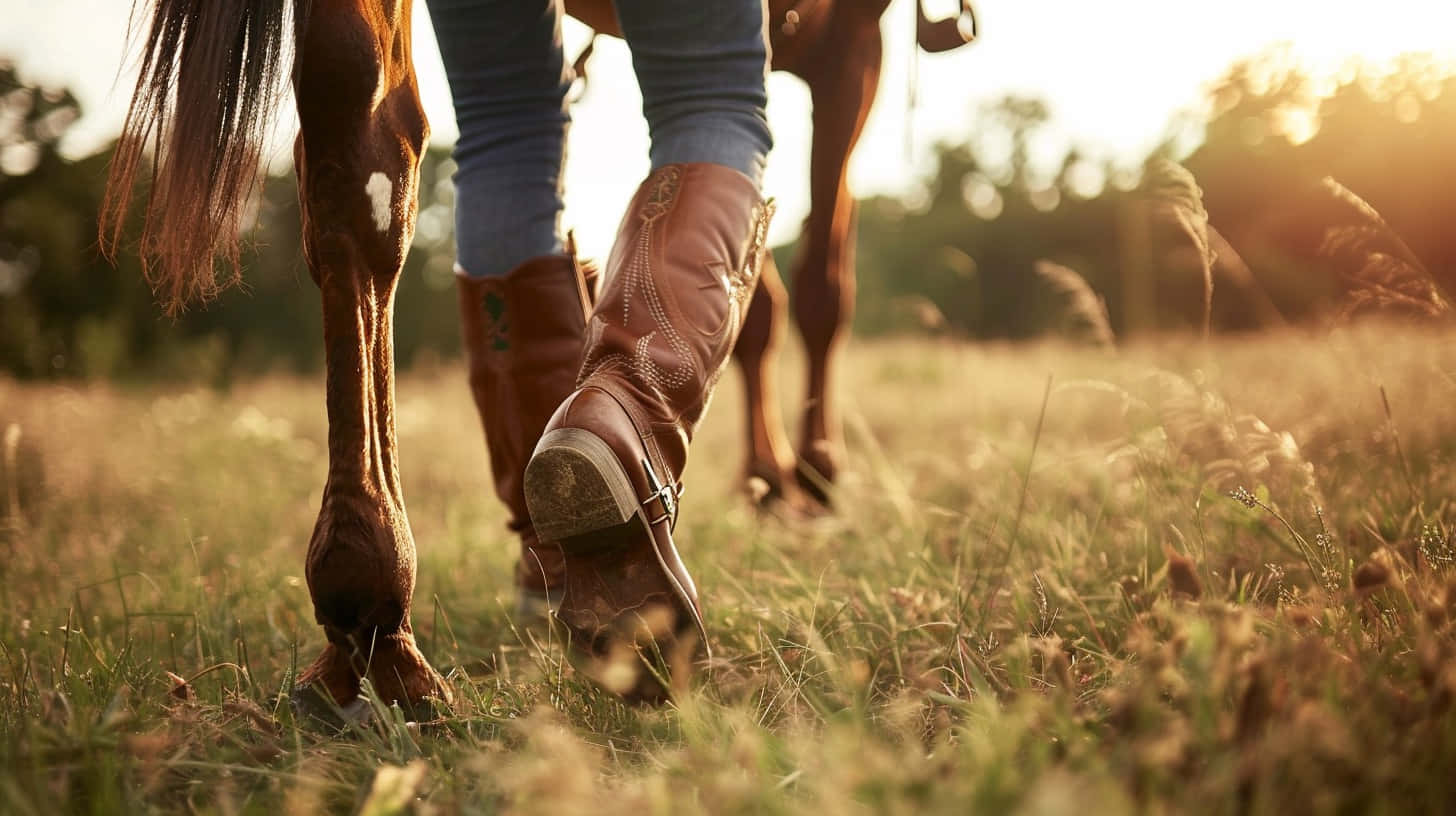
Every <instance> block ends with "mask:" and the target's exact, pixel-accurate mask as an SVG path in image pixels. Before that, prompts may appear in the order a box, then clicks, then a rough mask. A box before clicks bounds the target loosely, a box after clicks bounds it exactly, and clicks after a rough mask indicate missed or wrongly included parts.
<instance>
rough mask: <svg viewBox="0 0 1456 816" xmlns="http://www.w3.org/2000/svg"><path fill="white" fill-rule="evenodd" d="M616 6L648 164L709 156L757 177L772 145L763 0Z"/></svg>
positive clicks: (625, 1)
mask: <svg viewBox="0 0 1456 816" xmlns="http://www.w3.org/2000/svg"><path fill="white" fill-rule="evenodd" d="M616 5H617V18H618V20H619V21H620V22H621V24H622V34H623V36H624V37H625V38H626V40H627V44H628V46H629V47H630V48H631V50H632V67H633V69H634V70H635V71H636V73H637V83H638V85H640V86H641V88H642V113H643V115H644V116H646V117H647V126H648V132H649V134H650V135H651V137H652V149H651V157H652V168H653V169H654V170H655V169H657V168H660V167H664V166H666V165H669V164H689V163H696V162H708V163H712V164H719V165H722V166H724V167H728V168H731V169H734V170H737V171H738V172H740V173H742V174H744V175H745V176H748V177H749V178H750V179H752V180H753V182H754V183H755V184H758V183H759V182H760V181H761V180H762V179H763V167H764V162H765V160H766V159H767V157H768V153H769V150H770V149H771V148H772V147H773V137H772V136H771V135H770V133H769V128H768V116H767V114H766V112H765V109H766V106H767V104H768V97H767V94H766V93H765V89H764V79H765V75H766V73H767V70H768V45H767V43H768V41H767V39H766V37H765V33H764V7H763V2H762V0H701V1H700V2H692V3H683V2H677V0H617V3H616Z"/></svg>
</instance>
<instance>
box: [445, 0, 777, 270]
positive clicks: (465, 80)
mask: <svg viewBox="0 0 1456 816" xmlns="http://www.w3.org/2000/svg"><path fill="white" fill-rule="evenodd" d="M427 4H428V6H429V10H430V19H431V20H432V21H433V23H434V26H435V37H436V39H437V40H438V41H439V44H440V54H441V57H442V58H443V61H444V63H445V74H446V77H447V78H448V79H449V82H450V94H451V96H452V97H453V98H454V102H455V119H456V123H457V124H458V126H459V129H460V140H459V141H458V142H457V143H456V145H455V162H456V164H457V166H458V169H457V170H456V173H455V190H456V195H455V243H456V259H457V263H458V265H459V267H460V268H461V269H463V270H464V271H465V273H466V274H468V275H470V276H472V277H488V276H494V275H504V274H506V273H507V272H509V271H511V270H512V269H514V268H515V267H516V266H518V265H519V264H521V263H522V262H524V261H526V260H529V259H531V258H534V257H537V256H540V255H549V254H553V253H559V252H561V251H562V250H563V241H562V235H561V210H562V206H563V202H562V189H561V188H562V178H561V172H562V164H563V161H564V159H565V149H566V148H565V142H566V129H567V126H568V125H569V124H570V121H571V116H570V114H569V112H568V111H567V103H566V94H567V90H568V88H569V87H570V84H571V80H572V75H571V67H570V65H569V64H568V63H567V61H566V58H565V55H564V53H563V51H562V42H561V17H562V14H563V12H562V3H561V0H427ZM616 8H617V18H618V20H619V22H620V23H621V27H622V31H623V34H624V36H625V38H626V40H627V45H628V47H629V48H630V49H631V51H632V67H633V69H634V70H635V71H636V74H637V82H638V85H640V86H641V90H642V111H643V114H644V115H645V116H646V118H647V126H648V133H649V134H650V136H651V139H652V148H651V153H650V158H651V160H652V167H653V168H654V169H656V168H658V167H661V166H663V165H666V164H676V163H680V162H711V163H714V164H721V165H724V166H727V167H730V168H733V169H735V170H738V171H739V172H741V173H743V174H745V175H747V176H748V177H749V178H751V179H753V180H754V181H755V183H757V182H759V181H760V180H761V178H762V175H763V165H764V161H765V159H766V157H767V155H768V152H769V149H770V148H771V147H772V143H773V140H772V137H771V136H770V135H769V129H768V118H767V116H766V114H765V106H766V104H767V98H766V96H765V93H764V75H765V73H766V71H767V66H768V47H767V45H766V44H765V39H764V10H763V0H616Z"/></svg>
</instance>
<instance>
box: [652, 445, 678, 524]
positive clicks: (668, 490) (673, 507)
mask: <svg viewBox="0 0 1456 816" xmlns="http://www.w3.org/2000/svg"><path fill="white" fill-rule="evenodd" d="M642 469H643V470H645V471H647V485H648V487H650V488H652V495H651V496H648V497H647V498H646V499H644V500H643V501H642V506H643V507H644V508H645V507H647V505H649V504H651V503H653V502H654V501H656V502H661V503H662V515H660V516H658V517H657V518H655V519H651V520H650V521H649V522H648V523H649V524H660V523H662V522H664V521H666V522H668V523H669V525H670V526H676V525H677V500H678V497H679V496H681V495H682V485H677V486H675V487H674V486H673V485H665V484H663V483H662V480H661V479H659V478H657V471H655V470H653V469H652V463H651V462H649V461H647V457H645V456H644V457H643V458H642Z"/></svg>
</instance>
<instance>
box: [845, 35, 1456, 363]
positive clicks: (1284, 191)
mask: <svg viewBox="0 0 1456 816" xmlns="http://www.w3.org/2000/svg"><path fill="white" fill-rule="evenodd" d="M1209 101H1210V108H1211V110H1210V114H1209V115H1208V116H1207V118H1206V119H1203V118H1194V117H1193V116H1192V115H1185V116H1183V117H1181V118H1180V119H1179V120H1178V121H1175V122H1173V123H1170V125H1169V128H1168V136H1167V137H1166V139H1165V141H1164V143H1163V145H1162V146H1161V147H1159V148H1158V149H1157V150H1155V151H1154V152H1153V153H1152V155H1150V156H1149V157H1148V159H1147V161H1146V163H1145V164H1144V167H1143V172H1142V173H1140V174H1128V173H1120V172H1119V171H1118V170H1117V169H1116V168H1114V167H1113V166H1111V164H1110V163H1106V162H1103V163H1098V162H1095V161H1092V160H1089V159H1088V158H1086V157H1085V156H1083V155H1082V154H1080V153H1079V152H1077V151H1076V150H1075V149H1074V150H1073V151H1072V152H1071V153H1070V154H1069V155H1068V156H1067V157H1066V159H1065V160H1064V161H1063V163H1062V164H1061V166H1060V168H1058V169H1057V170H1056V171H1055V172H1054V173H1051V174H1045V173H1038V172H1037V171H1036V170H1035V169H1034V168H1033V167H1032V166H1031V163H1030V162H1028V161H1027V156H1028V153H1029V145H1031V144H1032V143H1033V141H1034V140H1035V139H1036V138H1037V137H1038V134H1039V131H1040V130H1041V129H1042V128H1043V127H1045V125H1046V122H1047V119H1048V111H1047V109H1046V107H1045V106H1044V105H1043V104H1042V103H1041V102H1039V101H1037V100H1034V99H1020V98H1008V99H1004V100H1002V101H1000V102H999V103H997V104H995V105H994V106H991V107H990V108H989V109H987V110H983V111H981V112H980V115H979V116H977V117H975V118H974V120H973V121H975V122H976V126H977V130H976V132H974V133H972V134H970V135H969V138H968V139H967V141H966V142H965V143H964V144H960V145H945V146H942V147H941V148H940V150H939V154H938V167H937V169H936V170H935V171H934V172H933V173H932V175H931V177H930V178H929V179H928V180H927V182H926V186H925V190H924V193H923V195H919V196H916V197H912V198H910V199H902V198H890V197H876V198H872V199H869V200H866V201H863V202H861V209H860V216H859V253H858V255H859V257H858V268H859V280H860V289H859V293H860V298H859V303H860V306H859V310H858V313H857V318H856V319H857V329H859V330H860V331H861V332H864V333H878V332H890V331H899V330H903V329H905V328H906V327H907V326H910V325H914V324H919V325H920V326H921V327H922V328H924V329H928V330H935V331H951V332H954V333H957V334H962V335H965V336H971V337H1005V338H1026V337H1031V336H1035V335H1038V334H1042V333H1046V332H1048V331H1057V330H1059V329H1060V328H1062V327H1061V325H1060V324H1061V323H1062V322H1064V320H1065V315H1064V313H1063V309H1062V306H1061V304H1060V303H1059V302H1058V299H1057V292H1056V289H1057V281H1056V279H1055V277H1053V278H1052V279H1051V280H1049V279H1048V276H1047V275H1044V274H1038V272H1039V271H1040V269H1039V267H1040V266H1042V263H1041V262H1045V261H1051V262H1053V263H1054V264H1055V265H1057V266H1058V267H1061V268H1066V269H1071V270H1075V271H1076V272H1077V273H1079V274H1080V276H1081V277H1082V278H1083V279H1085V281H1086V282H1087V283H1088V284H1090V288H1091V289H1092V291H1094V292H1095V293H1096V294H1097V295H1098V296H1099V297H1100V298H1102V299H1103V300H1104V302H1105V304H1106V315H1107V317H1108V318H1109V319H1110V325H1111V328H1112V329H1113V330H1114V331H1115V332H1116V333H1117V334H1118V335H1124V334H1128V333H1134V332H1138V331H1146V330H1178V329H1194V328H1198V327H1199V324H1200V323H1201V322H1202V319H1203V315H1202V313H1203V309H1204V302H1203V299H1204V292H1203V287H1204V282H1203V278H1204V271H1203V269H1202V263H1201V260H1202V259H1201V258H1200V255H1202V253H1201V252H1199V251H1198V248H1197V247H1195V246H1193V245H1192V243H1193V242H1192V241H1191V240H1190V238H1189V236H1188V235H1187V234H1186V230H1182V229H1176V228H1170V225H1169V223H1168V221H1169V219H1168V218H1166V217H1163V214H1161V213H1160V210H1164V209H1166V208H1167V207H1168V206H1169V204H1170V201H1169V193H1170V187H1171V188H1172V194H1173V196H1174V197H1178V198H1187V197H1191V198H1192V199H1193V200H1192V201H1190V202H1188V204H1189V206H1190V207H1192V208H1195V209H1203V210H1205V212H1201V213H1199V216H1200V217H1206V219H1207V223H1208V225H1209V227H1210V229H1209V231H1208V232H1209V235H1208V240H1209V242H1210V244H1211V246H1210V247H1209V250H1210V252H1209V260H1210V262H1211V264H1212V267H1213V268H1212V269H1211V270H1210V273H1211V275H1212V278H1213V280H1214V283H1215V295H1214V297H1213V302H1212V315H1211V318H1212V321H1211V322H1212V324H1213V325H1212V328H1213V329H1214V330H1225V331H1227V330H1253V329H1259V328H1266V327H1271V326H1275V325H1280V324H1285V323H1306V322H1315V321H1321V320H1323V319H1324V318H1325V317H1326V316H1327V315H1328V314H1330V312H1331V310H1332V309H1334V308H1335V307H1336V306H1337V304H1338V301H1340V300H1341V299H1342V298H1346V297H1348V295H1349V292H1350V290H1351V289H1352V287H1354V286H1356V285H1358V284H1359V281H1357V280H1355V278H1358V277H1359V275H1360V272H1361V271H1360V270H1359V269H1358V268H1354V269H1352V268H1351V265H1352V264H1356V263H1363V260H1362V259H1363V257H1364V256H1361V258H1355V257H1352V254H1351V253H1347V252H1341V251H1336V250H1337V249H1338V247H1337V246H1335V244H1337V243H1338V242H1335V241H1332V240H1331V236H1332V231H1334V230H1338V229H1341V228H1345V227H1349V226H1350V225H1351V224H1352V222H1353V221H1358V222H1360V224H1361V225H1360V226H1359V227H1358V229H1360V230H1362V231H1363V230H1370V231H1378V232H1380V233H1381V234H1380V235H1361V236H1357V238H1363V240H1364V242H1365V244H1366V246H1365V247H1364V248H1365V249H1366V250H1367V253H1377V252H1380V251H1382V247H1381V246H1377V245H1376V244H1377V242H1379V243H1383V244H1389V243H1402V242H1403V244H1404V245H1405V246H1406V247H1408V248H1409V250H1410V251H1411V253H1413V255H1414V256H1415V259H1419V262H1420V264H1421V265H1422V266H1423V267H1424V269H1423V270H1421V271H1422V272H1428V273H1429V277H1430V278H1433V279H1434V283H1435V284H1436V285H1438V286H1439V287H1441V288H1442V289H1443V290H1444V291H1445V292H1456V232H1453V229H1452V227H1453V222H1452V216H1451V215H1450V213H1452V212H1453V211H1456V210H1453V208H1456V185H1453V184H1452V183H1451V180H1452V179H1456V152H1453V151H1452V150H1451V149H1450V147H1449V145H1450V144H1451V143H1452V139H1453V138H1456V77H1453V76H1452V74H1451V72H1450V69H1449V67H1447V66H1443V65H1441V64H1439V63H1437V62H1436V61H1434V60H1433V59H1431V58H1428V57H1424V56H1409V57H1406V58H1404V59H1403V60H1402V61H1401V62H1400V63H1399V64H1398V65H1397V66H1395V67H1394V68H1393V69H1391V70H1375V69H1371V68H1370V67H1368V66H1363V65H1360V64H1358V63H1353V62H1352V63H1350V64H1349V65H1348V66H1347V67H1346V68H1345V69H1344V70H1343V71H1342V72H1341V73H1340V74H1339V75H1337V76H1335V77H1331V78H1327V79H1319V80H1315V79H1311V78H1309V77H1307V76H1304V75H1302V74H1301V73H1300V72H1299V71H1297V70H1296V69H1295V66H1294V65H1293V63H1292V62H1291V60H1289V59H1288V57H1287V54H1286V53H1284V52H1282V51H1273V52H1270V53H1267V54H1264V55H1261V56H1259V57H1257V58H1254V59H1251V60H1249V61H1246V62H1243V63H1240V64H1238V65H1235V66H1234V67H1232V68H1231V69H1230V71H1229V72H1228V73H1227V74H1226V75H1225V77H1224V78H1223V79H1222V80H1221V81H1219V82H1218V83H1216V84H1215V85H1214V86H1213V87H1212V88H1211V90H1210V91H1209ZM1189 142H1192V143H1195V144H1197V145H1198V146H1197V147H1196V149H1194V150H1193V152H1192V153H1191V155H1187V156H1185V157H1182V160H1181V166H1180V165H1171V163H1170V160H1171V159H1175V158H1178V157H1179V154H1180V150H1179V145H1180V144H1186V143H1189ZM1008 145H1009V149H1008ZM1183 152H1186V150H1185V151H1183ZM1008 154H1009V157H1010V158H1009V160H1006V159H1005V158H1003V157H1004V156H1006V155H1008ZM1170 166H1171V170H1172V172H1171V173H1170ZM1183 168H1186V170H1187V171H1191V176H1190V175H1188V174H1187V173H1184V172H1183ZM1048 176H1049V177H1048ZM1326 177H1329V178H1333V179H1334V180H1335V181H1336V182H1338V183H1339V185H1342V186H1343V187H1344V188H1347V189H1348V190H1350V191H1353V192H1354V194H1356V195H1358V196H1359V198H1360V199H1363V201H1364V202H1367V203H1368V204H1369V205H1372V206H1373V208H1374V210H1376V211H1378V212H1379V213H1380V214H1381V215H1383V216H1384V221H1385V222H1386V224H1388V227H1389V229H1385V228H1384V227H1385V225H1384V224H1381V225H1379V226H1378V227H1377V226H1376V225H1375V222H1373V221H1370V220H1369V218H1368V214H1365V213H1363V212H1355V211H1354V210H1355V208H1356V205H1354V204H1352V202H1351V201H1349V200H1346V199H1342V198H1341V197H1339V196H1338V195H1333V194H1332V193H1331V190H1330V185H1328V184H1326V183H1325V182H1324V179H1326ZM1195 180H1196V181H1195ZM1195 185H1196V186H1195ZM1200 199H1201V201H1200ZM1179 209H1181V206H1180V207H1179ZM1397 236H1399V237H1397ZM1415 259H1412V261H1413V262H1414V261H1415Z"/></svg>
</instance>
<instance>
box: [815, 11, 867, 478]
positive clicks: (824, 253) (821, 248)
mask: <svg viewBox="0 0 1456 816" xmlns="http://www.w3.org/2000/svg"><path fill="white" fill-rule="evenodd" d="M850 11H851V10H849V9H846V10H845V11H844V12H843V16H839V17H836V18H835V20H834V21H833V23H834V24H837V25H836V26H835V27H836V29H837V31H835V32H832V33H831V34H830V35H829V36H827V37H826V40H827V41H829V42H833V43H834V44H835V46H836V53H837V54H840V55H843V59H841V60H834V61H821V63H820V64H821V65H823V68H822V70H818V71H814V72H806V76H805V77H804V79H805V80H806V81H807V82H808V84H809V91H810V94H811V96H812V99H813V102H814V116H813V124H814V137H813V152H812V156H811V158H810V167H809V192H810V204H811V209H810V212H809V218H808V221H807V223H806V224H805V231H804V241H803V243H804V247H803V249H802V250H801V251H800V255H799V258H798V260H797V263H796V265H795V272H794V298H793V308H794V319H795V321H796V322H797V323H798V325H799V333H800V335H801V336H802V337H803V340H804V348H805V351H806V352H807V354H808V367H809V370H808V389H807V397H806V398H807V403H806V405H805V408H804V419H803V424H802V425H801V426H800V430H799V434H800V436H799V461H800V472H799V481H800V484H801V486H802V487H803V488H804V489H805V490H806V491H807V492H808V493H809V494H810V495H811V496H814V497H815V498H817V499H819V500H820V501H827V499H828V496H827V493H826V490H825V488H826V487H827V486H828V485H829V483H831V482H833V481H834V478H835V476H836V475H837V474H838V470H839V464H840V460H841V458H842V456H843V454H842V450H843V442H842V434H841V431H840V426H839V414H838V411H837V410H836V408H835V404H834V389H833V373H834V363H835V359H836V357H837V356H838V352H839V349H840V346H841V345H842V344H843V340H844V335H845V330H846V328H847V327H848V325H849V320H850V317H851V315H852V313H853V310H854V235H853V226H854V197H853V196H852V195H851V194H850V191H849V184H848V177H847V176H848V168H849V157H850V154H851V153H852V152H853V150H854V145H855V142H856V141H858V139H859V135H860V131H861V130H862V129H863V128H864V123H865V118H866V117H867V116H868V115H869V110H870V105H871V104H873V102H874V96H875V86H876V84H877V83H878V81H879V76H880V58H881V50H882V43H881V40H880V29H879V20H878V18H877V17H875V16H873V15H870V14H865V15H863V16H862V17H861V16H852V15H850Z"/></svg>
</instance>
